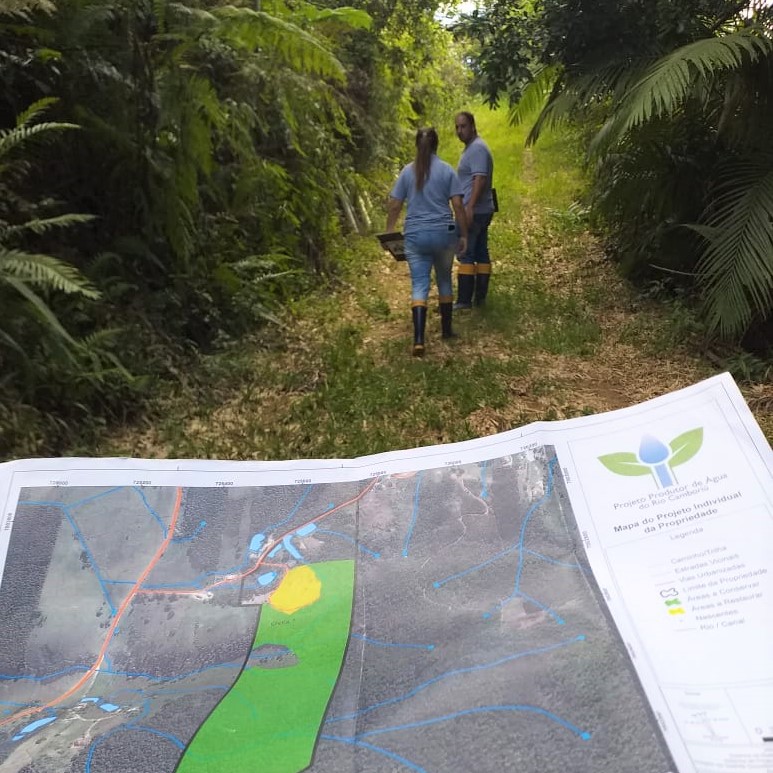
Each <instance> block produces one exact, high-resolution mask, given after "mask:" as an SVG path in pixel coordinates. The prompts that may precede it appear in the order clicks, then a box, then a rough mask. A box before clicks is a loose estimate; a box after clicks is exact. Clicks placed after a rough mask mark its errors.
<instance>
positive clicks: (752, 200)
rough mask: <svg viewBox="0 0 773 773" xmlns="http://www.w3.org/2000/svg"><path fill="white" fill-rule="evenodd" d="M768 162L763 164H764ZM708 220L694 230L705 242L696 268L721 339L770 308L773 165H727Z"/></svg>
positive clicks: (753, 162)
mask: <svg viewBox="0 0 773 773" xmlns="http://www.w3.org/2000/svg"><path fill="white" fill-rule="evenodd" d="M765 162H767V163H765ZM717 193H718V195H717V197H716V199H715V200H714V202H713V206H712V211H711V212H710V213H709V215H708V217H707V225H708V229H710V230H708V229H706V228H703V229H699V228H695V227H693V230H696V231H697V232H698V233H700V234H701V235H702V236H703V237H704V238H705V239H707V241H708V247H707V249H706V252H705V253H704V254H703V256H702V259H701V261H700V263H699V266H698V271H699V274H700V277H701V280H702V282H703V285H704V291H705V298H706V305H707V311H708V318H709V322H710V324H711V325H712V327H713V328H715V329H717V330H718V331H719V332H720V334H722V335H723V336H735V335H738V334H740V333H742V332H743V331H744V330H745V329H746V328H747V327H748V325H749V323H750V321H751V320H752V319H753V317H754V315H755V314H760V315H763V316H764V315H766V314H768V313H770V311H771V308H773V223H772V222H771V212H773V164H772V163H771V159H770V158H769V157H768V158H766V159H760V158H755V159H748V160H743V161H734V162H732V163H731V164H728V166H727V167H726V169H725V170H724V173H723V181H722V183H721V184H720V186H719V188H718V191H717Z"/></svg>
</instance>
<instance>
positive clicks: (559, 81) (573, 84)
mask: <svg viewBox="0 0 773 773" xmlns="http://www.w3.org/2000/svg"><path fill="white" fill-rule="evenodd" d="M651 61H652V60H651V59H642V58H640V59H635V60H630V59H625V60H620V61H615V62H610V63H609V64H606V65H599V66H598V67H595V68H593V69H591V70H589V71H588V72H584V73H574V72H569V71H567V70H561V71H559V72H558V74H557V77H556V79H555V81H554V83H553V88H552V90H551V92H550V95H549V96H548V98H547V101H546V102H545V103H544V106H543V108H542V110H541V111H540V114H539V116H538V117H537V120H536V121H535V123H534V126H532V128H531V130H530V131H529V134H528V136H527V138H526V144H527V145H534V143H536V142H537V140H538V139H539V135H540V133H541V132H542V130H543V129H545V128H553V127H556V126H559V125H560V124H562V123H564V122H565V121H567V120H569V119H570V118H571V117H572V116H573V115H574V114H575V113H576V112H578V111H582V110H585V109H587V108H589V107H590V106H591V105H593V104H595V103H598V102H600V101H601V100H604V99H607V98H608V97H609V96H612V97H613V98H614V97H615V96H616V95H620V94H624V93H625V91H626V89H628V88H629V87H630V84H631V83H632V82H635V81H636V80H638V78H639V76H640V74H641V73H642V72H643V71H644V70H645V69H646V67H647V65H649V64H650V62H651Z"/></svg>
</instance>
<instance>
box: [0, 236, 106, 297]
mask: <svg viewBox="0 0 773 773" xmlns="http://www.w3.org/2000/svg"><path fill="white" fill-rule="evenodd" d="M11 280H13V281H14V282H16V281H17V280H20V281H22V282H24V283H27V284H32V285H36V286H37V287H42V288H46V289H50V290H59V291H60V292H64V293H68V294H72V293H75V294H78V295H83V296H84V297H86V298H93V299H96V298H99V295H100V294H99V291H98V290H96V289H95V288H94V287H93V286H92V285H91V283H90V282H89V281H88V280H87V279H86V278H85V277H84V276H83V274H81V272H80V271H78V269H77V268H75V266H71V265H69V264H68V263H65V262H64V261H62V260H58V259H57V258H54V257H52V256H51V255H41V254H39V253H31V252H22V251H21V250H9V249H5V248H4V247H0V282H11ZM14 286H16V285H15V284H14Z"/></svg>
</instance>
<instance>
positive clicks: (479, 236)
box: [459, 212, 494, 265]
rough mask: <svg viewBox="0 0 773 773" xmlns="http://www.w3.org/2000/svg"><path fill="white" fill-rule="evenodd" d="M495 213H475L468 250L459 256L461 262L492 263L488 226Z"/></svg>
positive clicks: (469, 232) (468, 235) (469, 235)
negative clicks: (489, 250)
mask: <svg viewBox="0 0 773 773" xmlns="http://www.w3.org/2000/svg"><path fill="white" fill-rule="evenodd" d="M493 216H494V215H493V213H491V212H487V213H485V214H475V215H473V216H472V224H471V225H470V227H469V231H468V234H467V252H465V253H464V255H460V256H459V262H460V263H466V264H468V265H469V264H472V263H491V258H490V257H489V252H488V227H489V226H490V225H491V218H492V217H493Z"/></svg>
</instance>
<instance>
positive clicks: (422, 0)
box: [0, 0, 773, 458]
mask: <svg viewBox="0 0 773 773" xmlns="http://www.w3.org/2000/svg"><path fill="white" fill-rule="evenodd" d="M437 9H438V3H437V2H436V1H435V0H390V1H389V2H377V1H376V0H353V1H352V2H351V3H350V4H347V5H340V4H338V2H336V0H315V2H313V3H311V2H307V1H306V0H303V1H302V2H299V1H297V0H292V2H290V0H267V1H264V2H262V3H260V4H258V5H257V6H256V5H255V4H254V3H245V2H243V1H242V0H236V2H234V3H232V4H230V5H223V4H218V3H214V2H212V0H184V2H182V3H180V2H173V3H172V2H170V3H165V2H152V3H151V2H149V0H56V1H55V2H54V1H53V0H0V62H2V65H3V66H2V68H0V302H2V304H3V308H4V310H5V313H4V317H3V320H2V322H0V458H10V457H20V456H31V455H60V454H74V453H79V454H122V455H123V454H130V455H138V454H149V455H180V456H193V457H203V456H209V457H214V456H217V457H225V458H267V457H279V458H287V457H294V456H337V455H354V454H364V453H373V452H375V451H380V450H387V449H389V448H393V447H400V446H411V445H420V444H427V443H434V442H445V441H449V440H460V439H464V438H468V437H471V436H475V435H480V434H485V433H488V432H493V431H497V430H501V429H508V428H510V427H512V426H515V425H518V424H522V423H524V422H527V421H531V420H535V419H551V418H560V417H567V416H575V415H580V414H583V413H588V412H591V411H597V410H605V409H607V408H612V407H619V406H621V405H625V404H630V403H631V402H634V401H635V400H638V399H645V398H647V397H650V396H652V395H654V394H658V393H662V392H664V391H667V390H668V389H672V388H675V387H677V386H681V385H684V384H686V383H689V382H692V381H694V380H696V379H698V378H701V377H702V376H705V375H707V374H709V373H712V372H715V371H716V370H718V369H726V368H728V369H731V370H732V371H733V372H734V373H736V374H737V375H738V377H739V378H740V379H742V380H743V381H744V382H745V385H744V388H745V389H746V392H747V396H748V397H749V400H750V403H751V404H752V407H753V409H755V410H758V413H761V415H762V420H763V423H764V422H765V420H766V410H767V409H768V408H769V407H770V406H771V404H772V400H771V396H770V391H769V382H770V375H771V341H773V333H772V332H771V330H773V327H771V326H772V325H773V322H771V308H772V307H771V298H773V264H772V263H771V260H773V259H772V258H771V256H772V255H773V225H771V221H770V217H769V214H770V211H771V209H773V206H772V203H773V198H771V186H770V178H771V162H770V152H769V149H768V144H769V141H768V137H769V136H771V134H773V123H772V121H773V118H772V117H771V116H773V111H771V101H770V95H771V94H772V93H773V90H771V89H770V83H771V82H772V81H771V62H772V61H773V60H772V58H771V52H772V51H773V49H772V48H771V46H772V45H773V44H771V39H772V38H773V36H772V35H771V25H772V24H773V19H772V16H773V7H771V5H770V4H769V3H767V2H759V1H758V0H756V1H754V2H752V1H751V0H750V2H748V3H737V2H735V1H734V0H679V1H678V2H672V1H671V0H662V1H661V0H656V2H654V3H651V2H645V0H624V1H623V2H620V1H619V0H569V1H568V2H567V0H542V2H540V3H532V2H525V0H490V1H489V2H487V3H485V4H483V5H482V6H481V8H480V9H479V12H478V13H477V14H476V15H475V16H473V17H470V18H469V19H466V20H464V21H463V22H462V23H459V24H458V25H457V26H456V28H455V30H454V32H455V35H456V38H457V40H456V43H455V44H452V34H451V32H449V31H448V30H446V29H443V28H442V27H441V26H440V24H439V23H438V22H437V21H436V19H435V12H436V11H437ZM470 83H472V84H473V85H474V87H475V88H476V89H477V90H478V92H480V93H482V94H483V95H484V96H485V98H486V99H487V100H488V102H489V103H492V104H494V103H496V102H498V101H501V102H502V106H503V107H506V108H507V109H502V110H499V111H497V112H489V111H488V110H485V109H484V108H483V107H482V106H479V105H477V106H476V102H475V100H474V98H472V97H471V96H470V90H469V86H470ZM471 104H472V105H473V106H475V107H474V109H475V112H476V113H479V114H480V119H481V121H480V128H481V131H482V134H483V136H484V137H485V139H486V140H487V141H488V142H489V144H490V145H491V146H492V149H493V151H494V156H495V158H496V163H497V166H496V170H497V171H496V185H497V189H498V192H499V199H500V206H501V211H500V213H499V214H498V215H497V217H496V220H495V223H494V226H493V229H492V234H491V237H492V252H493V255H494V278H493V280H492V287H493V290H492V297H491V300H492V302H491V303H490V304H489V306H488V307H487V308H486V309H485V310H482V311H481V310H476V311H475V312H474V313H472V314H467V315H459V316H458V319H457V321H456V326H457V328H458V330H459V332H460V333H461V334H462V337H461V339H460V340H458V341H452V342H448V343H441V342H440V341H437V340H435V339H434V338H433V337H432V336H430V339H429V342H428V343H429V348H430V351H429V356H428V357H427V359H426V360H425V361H424V362H413V361H410V360H406V358H405V357H404V349H405V346H404V344H405V336H406V335H407V332H406V331H407V328H408V323H407V317H406V309H405V298H407V287H406V282H407V278H406V276H405V271H404V268H405V267H404V266H397V265H394V264H391V263H390V262H389V261H388V260H387V259H386V258H385V256H384V255H383V254H382V253H381V252H380V250H379V249H378V248H377V246H376V244H375V243H374V240H373V239H372V236H370V234H372V233H373V232H374V231H376V230H380V228H381V227H383V222H384V213H383V201H384V197H385V195H386V193H387V191H388V186H389V185H390V184H391V182H392V181H393V180H394V177H395V174H396V172H397V170H398V169H399V167H400V166H401V164H403V163H405V162H406V161H408V160H409V159H410V158H411V155H412V142H411V140H412V133H413V130H414V129H415V127H416V126H417V125H420V124H424V123H434V124H436V125H437V126H438V128H439V129H440V133H441V154H442V155H444V157H445V158H446V159H447V160H449V161H451V162H452V163H453V162H455V161H456V160H457V158H458V154H459V152H460V149H461V146H460V145H459V143H458V141H457V140H456V138H455V137H454V135H453V132H452V125H453V114H454V112H455V111H456V110H457V109H459V108H467V107H469V106H470V105H471ZM513 122H515V124H516V125H515V126H513V125H512V124H513ZM537 138H539V142H538V143H537V144H536V145H535V144H534V142H535V141H536V140H537ZM527 142H528V146H527ZM75 213H79V214H75ZM610 258H611V259H612V260H610ZM618 271H620V272H621V273H622V274H623V275H624V276H626V277H627V278H628V279H629V280H633V284H628V283H627V282H626V281H623V280H622V279H621V278H620V276H619V275H618ZM433 319H434V318H433ZM430 329H432V323H430ZM430 332H431V331H430ZM739 342H740V343H741V344H742V345H743V347H744V348H739V347H738V343H739ZM642 373H646V374H647V379H646V382H647V385H646V387H645V386H643V381H644V380H643V379H641V378H639V379H638V382H637V381H636V379H635V378H634V376H636V375H638V376H641V374H642ZM122 426H125V427H126V429H125V430H121V429H120V427H122ZM768 426H769V425H768Z"/></svg>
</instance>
